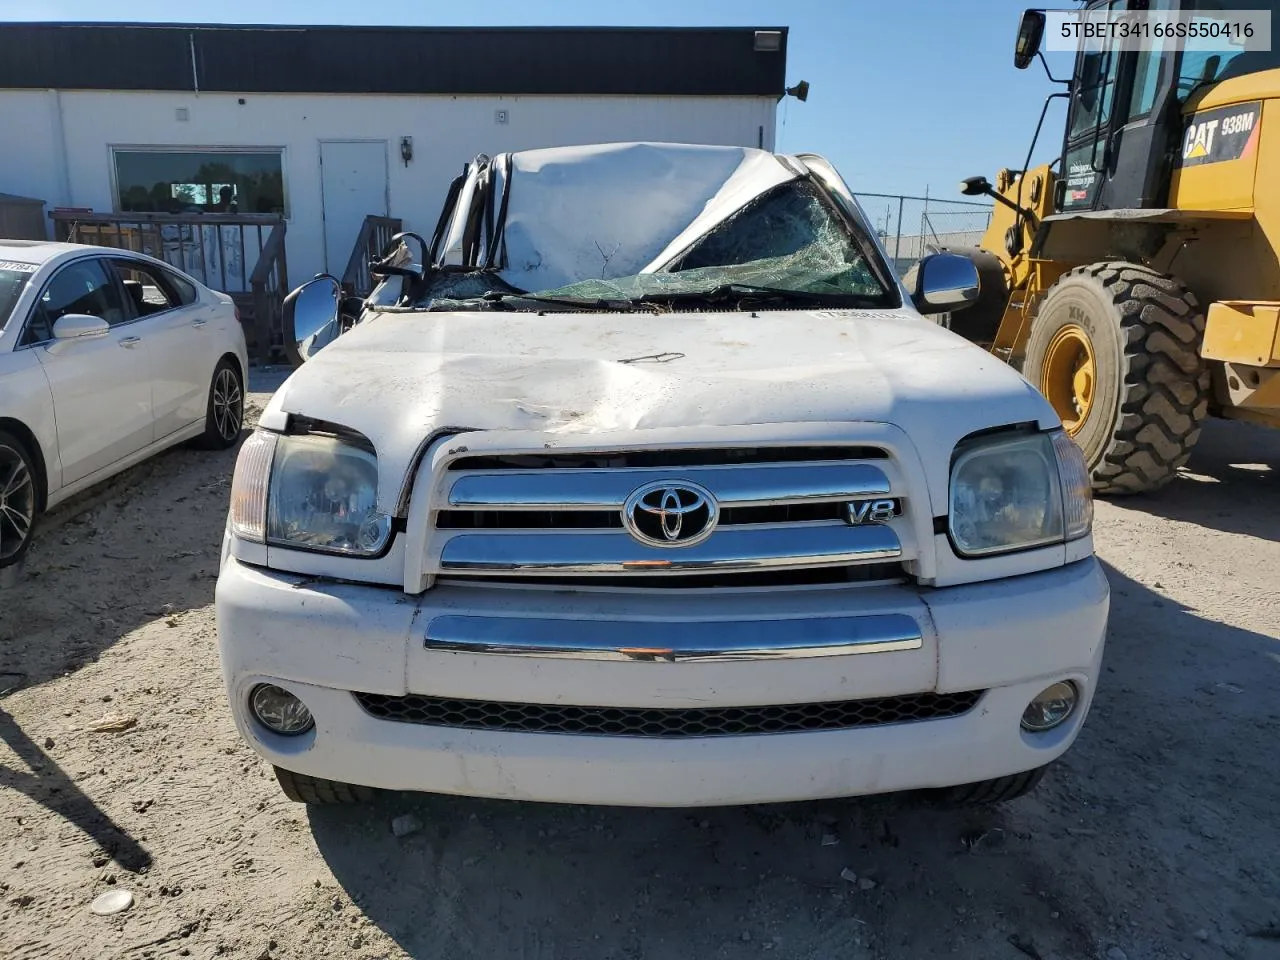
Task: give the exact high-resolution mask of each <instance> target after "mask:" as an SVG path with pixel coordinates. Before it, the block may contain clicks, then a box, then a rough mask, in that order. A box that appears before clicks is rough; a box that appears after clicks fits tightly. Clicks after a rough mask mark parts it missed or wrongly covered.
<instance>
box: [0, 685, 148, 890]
mask: <svg viewBox="0 0 1280 960" xmlns="http://www.w3.org/2000/svg"><path fill="white" fill-rule="evenodd" d="M0 742H2V743H4V744H5V745H6V746H8V748H9V749H10V750H11V751H12V752H13V754H14V755H15V756H16V757H17V759H18V761H19V762H20V763H22V764H23V765H24V766H25V768H26V769H20V768H19V767H18V766H17V765H16V764H15V765H13V766H9V765H8V764H5V763H0V787H3V788H5V789H7V790H15V791H17V792H18V793H21V794H23V795H24V796H26V797H27V798H29V799H31V800H34V801H36V802H37V803H39V804H41V805H42V806H44V807H46V808H48V809H49V810H50V811H51V812H53V813H55V814H57V815H58V816H59V817H61V818H62V819H63V820H65V821H66V822H67V823H69V824H71V825H72V826H73V827H76V828H77V829H79V830H81V831H83V832H84V833H85V835H86V836H88V837H90V838H91V839H92V840H93V841H94V842H95V843H96V844H97V845H98V846H99V847H101V848H102V850H103V851H104V852H105V853H106V855H107V856H109V857H110V858H111V859H112V860H114V861H115V862H116V863H117V864H119V865H120V866H121V867H123V868H124V869H126V870H130V871H132V872H134V873H137V872H138V871H140V870H146V869H147V868H148V867H150V866H151V854H150V853H148V852H147V850H146V849H145V848H144V847H143V846H142V845H141V844H140V843H139V842H138V841H137V840H135V839H134V838H133V837H132V836H131V835H130V834H129V833H128V831H126V830H125V829H124V828H123V827H121V826H119V825H118V824H117V823H115V822H114V821H113V820H112V819H111V817H109V816H108V815H107V814H106V812H105V811H103V810H102V808H101V807H99V806H98V805H97V804H96V803H94V802H93V801H92V800H90V799H89V798H88V797H87V796H85V794H84V792H83V791H81V790H80V788H79V787H78V786H76V784H75V782H74V781H73V780H72V779H71V778H70V777H69V776H67V774H66V772H65V771H64V770H63V769H62V767H60V766H59V765H58V763H57V762H56V761H55V760H54V759H53V758H52V757H50V756H49V755H48V753H46V752H45V751H44V750H42V749H41V748H40V747H39V746H38V745H37V744H36V743H35V742H33V741H32V740H31V738H30V737H28V736H27V734H26V732H25V731H24V730H23V729H22V728H21V727H20V726H18V723H17V721H15V720H14V719H13V717H11V716H9V714H8V713H7V712H6V711H5V710H4V709H3V708H0Z"/></svg>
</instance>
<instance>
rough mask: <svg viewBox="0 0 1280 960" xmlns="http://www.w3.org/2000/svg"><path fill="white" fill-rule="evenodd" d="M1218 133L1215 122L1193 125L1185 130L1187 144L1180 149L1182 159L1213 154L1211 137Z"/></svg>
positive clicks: (1207, 121) (1208, 121)
mask: <svg viewBox="0 0 1280 960" xmlns="http://www.w3.org/2000/svg"><path fill="white" fill-rule="evenodd" d="M1217 132H1218V121H1217V120H1206V121H1205V122H1204V123H1193V124H1192V125H1191V126H1190V127H1189V128H1188V129H1187V142H1186V145H1185V146H1184V147H1183V148H1182V159H1183V160H1191V159H1193V158H1195V157H1207V156H1209V154H1210V153H1212V152H1213V135H1214V134H1215V133H1217Z"/></svg>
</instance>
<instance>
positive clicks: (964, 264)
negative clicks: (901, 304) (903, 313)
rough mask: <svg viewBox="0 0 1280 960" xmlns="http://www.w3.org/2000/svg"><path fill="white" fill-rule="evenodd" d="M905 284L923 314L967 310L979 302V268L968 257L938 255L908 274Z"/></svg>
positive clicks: (951, 254)
mask: <svg viewBox="0 0 1280 960" xmlns="http://www.w3.org/2000/svg"><path fill="white" fill-rule="evenodd" d="M903 283H904V284H905V285H906V287H907V291H908V292H909V293H910V294H911V302H912V303H913V304H915V308H916V309H917V310H919V311H920V312H921V313H923V314H926V315H928V314H931V313H948V312H951V311H954V310H963V309H964V308H965V307H968V306H970V305H972V304H973V303H974V302H975V301H977V299H978V287H979V284H978V268H977V267H976V266H974V263H973V261H972V260H970V259H969V258H968V257H962V256H960V255H959V254H956V253H935V254H933V255H932V256H928V257H925V258H924V259H923V260H921V261H920V262H919V263H917V264H916V265H915V266H914V267H912V268H911V269H910V270H908V271H907V275H906V277H904V278H903Z"/></svg>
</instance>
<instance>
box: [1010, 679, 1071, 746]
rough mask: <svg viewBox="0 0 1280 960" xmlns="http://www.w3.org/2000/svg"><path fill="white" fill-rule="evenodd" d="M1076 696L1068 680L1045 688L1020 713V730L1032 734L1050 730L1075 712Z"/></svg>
mask: <svg viewBox="0 0 1280 960" xmlns="http://www.w3.org/2000/svg"><path fill="white" fill-rule="evenodd" d="M1078 695H1079V694H1078V693H1077V691H1076V685H1075V684H1074V683H1072V682H1071V681H1069V680H1063V681H1061V682H1059V683H1055V684H1052V685H1050V686H1048V687H1045V688H1044V689H1043V690H1041V691H1040V692H1039V693H1038V694H1036V698H1035V699H1034V700H1032V701H1031V702H1030V703H1029V704H1027V709H1026V710H1023V711H1022V729H1023V730H1029V731H1031V732H1032V733H1043V732H1044V731H1046V730H1052V729H1053V728H1054V727H1056V726H1057V725H1058V724H1060V723H1062V722H1063V721H1064V720H1066V719H1067V717H1069V716H1071V714H1072V713H1074V712H1075V709H1076V698H1077V697H1078Z"/></svg>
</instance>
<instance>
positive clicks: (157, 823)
mask: <svg viewBox="0 0 1280 960" xmlns="http://www.w3.org/2000/svg"><path fill="white" fill-rule="evenodd" d="M259 379H261V377H260V378H259ZM269 386H270V384H267V386H266V387H264V386H263V384H262V383H259V384H258V388H259V389H260V390H261V389H266V388H269ZM265 399H266V394H263V393H258V394H255V395H254V396H253V397H252V400H253V402H254V405H255V409H260V408H261V405H262V404H263V403H264V402H265ZM233 460H234V454H232V453H225V454H214V455H210V454H207V453H199V452H196V451H190V450H185V449H182V450H176V451H172V452H170V453H168V454H165V455H162V456H160V457H157V458H155V459H154V460H152V461H151V462H149V463H147V464H145V465H143V466H141V467H139V468H137V469H135V470H133V471H131V472H129V473H128V474H126V475H124V476H122V477H121V478H119V479H117V480H115V481H114V482H112V483H110V484H108V485H107V486H106V487H104V488H101V489H99V490H97V491H93V492H91V493H90V494H89V495H87V496H85V497H82V498H80V499H78V500H77V501H76V502H75V503H72V504H68V505H66V506H64V507H62V508H60V509H58V510H57V511H56V513H55V515H54V516H52V517H49V518H47V520H46V522H45V523H44V524H43V525H42V526H41V528H40V532H39V534H38V539H37V541H36V543H35V545H34V549H33V550H32V552H31V555H30V558H29V560H28V563H27V567H26V571H25V575H24V576H23V578H22V579H21V580H19V581H17V582H16V583H15V582H10V583H8V584H6V585H2V586H0V825H2V826H0V956H3V957H4V958H6V960H8V958H13V960H18V958H22V960H27V958H57V960H71V958H81V957H83V958H93V960H99V958H115V957H121V958H124V957H129V958H134V957H170V956H184V957H186V956H192V957H202V958H204V957H214V956H231V957H241V958H246V960H266V958H275V957H279V958H290V957H295V958H307V957H318V956H331V957H359V958H402V957H406V956H409V957H423V958H427V957H429V958H437V957H438V958H450V960H455V958H465V957H476V958H498V957H513V958H521V960H539V958H548V960H550V958H568V960H573V958H597V957H600V958H639V957H645V958H653V960H666V958H671V960H688V958H699V960H703V958H727V957H735V958H736V957H750V956H756V955H770V956H775V957H779V958H785V957H796V958H801V957H804V958H815V960H827V958H836V957H839V958H846V960H857V958H873V957H874V958H899V957H902V958H917V957H933V956H957V957H972V958H982V960H988V958H990V960H1000V958H1009V960H1019V958H1026V957H1031V958H1041V960H1053V958H1058V960H1075V958H1095V957H1097V958H1106V960H1123V958H1125V957H1127V958H1130V960H1145V958H1196V960H1199V958H1217V957H1223V956H1229V957H1238V958H1248V960H1255V958H1256V960H1264V958H1280V865H1278V858H1277V854H1280V821H1278V820H1277V817H1276V811H1277V809H1280V785H1278V784H1277V778H1276V767H1277V759H1278V758H1280V751H1278V750H1277V746H1276V744H1277V740H1278V739H1280V737H1278V736H1277V735H1278V734H1280V702H1278V701H1277V699H1276V696H1275V690H1276V688H1277V685H1278V682H1280V592H1278V591H1277V589H1276V587H1277V583H1278V582H1280V576H1278V574H1277V572H1278V571H1280V489H1278V487H1280V483H1278V480H1280V433H1275V432H1266V431H1263V430H1260V429H1256V428H1252V427H1248V426H1244V425H1239V424H1229V423H1214V424H1211V425H1210V428H1209V429H1207V430H1206V431H1205V438H1204V440H1203V441H1202V444H1201V446H1200V447H1199V448H1198V450H1197V451H1196V454H1195V456H1194V458H1193V460H1192V462H1191V469H1190V470H1189V471H1188V472H1187V473H1186V474H1185V475H1184V476H1182V477H1180V478H1179V479H1178V480H1177V481H1175V483H1174V484H1173V485H1172V487H1171V488H1170V489H1169V490H1167V491H1166V492H1164V493H1163V494H1162V495H1160V496H1158V497H1155V498H1139V499H1130V500H1124V501H1115V502H1112V503H1103V504H1100V505H1099V507H1098V523H1097V541H1098V548H1099V551H1100V554H1101V556H1102V558H1103V560H1104V561H1105V563H1106V565H1107V572H1108V574H1109V576H1110V577H1111V582H1112V586H1113V589H1114V594H1113V606H1112V620H1111V634H1110V640H1109V646H1108V651H1107V658H1106V673H1105V676H1104V678H1103V681H1102V685H1101V689H1100V691H1099V693H1098V697H1097V700H1096V702H1095V707H1094V712H1093V714H1092V716H1091V717H1090V720H1089V723H1088V724H1087V725H1086V727H1085V730H1084V733H1083V735H1082V737H1081V738H1080V741H1079V742H1078V744H1077V745H1076V747H1075V748H1074V749H1073V750H1072V751H1071V752H1070V753H1069V754H1068V755H1067V757H1066V758H1065V760H1064V761H1063V762H1062V763H1060V764H1059V765H1058V766H1057V767H1056V768H1055V769H1054V771H1053V772H1052V773H1051V775H1050V776H1049V777H1048V778H1047V779H1046V781H1045V782H1044V784H1043V785H1042V786H1041V788H1040V789H1039V790H1038V791H1037V792H1036V793H1035V794H1033V795H1032V796H1030V797H1028V798H1025V799H1023V800H1019V801H1017V802H1015V803H1013V804H1010V805H1008V806H1006V807H1004V808H1002V809H998V810H986V811H976V812H939V811H935V810H931V809H929V808H927V807H924V806H923V805H921V804H920V803H919V802H917V801H913V800H911V799H909V798H893V797H885V798H873V799H869V800H863V801H848V802H838V803H837V802H825V803H818V804H795V805H787V806H773V807H753V808H735V809H716V810H701V811H678V810H631V809H591V808H581V807H560V806H538V805H526V804H519V803H505V802H495V801H478V800H468V799H461V798H449V797H430V796H411V795H388V796H385V797H383V798H381V799H379V800H378V801H377V802H375V803H374V804H372V805H371V806H369V807H366V808H360V809H317V810H308V809H307V808H305V807H302V806H299V805H295V804H292V803H289V802H288V801H286V800H285V799H284V798H283V796H282V795H281V794H280V792H279V790H278V789H277V787H276V784H275V782H274V779H273V778H272V776H271V772H270V770H269V768H268V767H267V766H265V765H264V764H262V763H261V762H260V761H258V759H257V758H256V757H255V756H254V755H253V754H252V753H251V752H250V751H249V750H248V748H247V747H245V746H244V745H242V744H241V742H240V740H239V739H238V737H237V735H236V733H235V731H234V728H233V727H232V723H231V719H230V717H229V715H228V712H227V709H226V707H225V705H224V701H223V693H222V688H221V685H220V681H219V677H218V671H217V653H216V649H215V637H214V617H213V607H212V601H213V587H214V580H215V577H216V572H217V561H218V548H219V539H220V536H221V530H222V523H223V517H224V515H225V510H226V505H227V496H228V487H229V477H230V473H231V467H232V463H233ZM131 720H132V721H133V723H132V725H131V726H128V729H124V730H119V731H118V732H94V727H95V726H98V725H101V724H102V723H103V721H108V722H112V721H114V723H113V724H112V725H113V726H115V727H122V726H126V725H128V724H129V722H130V721H131ZM401 816H410V817H413V818H416V824H420V829H417V830H416V831H414V832H411V833H409V834H408V835H406V836H403V837H397V836H395V835H393V833H392V830H391V822H392V820H393V819H395V818H397V817H401ZM416 824H411V825H416ZM842 874H843V875H842ZM848 878H853V879H848ZM112 889H120V890H128V891H131V892H132V894H133V896H134V898H135V903H134V905H133V907H132V908H131V909H130V910H128V911H127V912H125V913H122V914H119V915H117V916H111V917H99V916H95V915H93V914H91V913H90V911H89V904H90V902H91V901H92V900H93V899H94V898H95V897H96V896H98V895H99V894H101V893H103V892H105V891H108V890H112Z"/></svg>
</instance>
